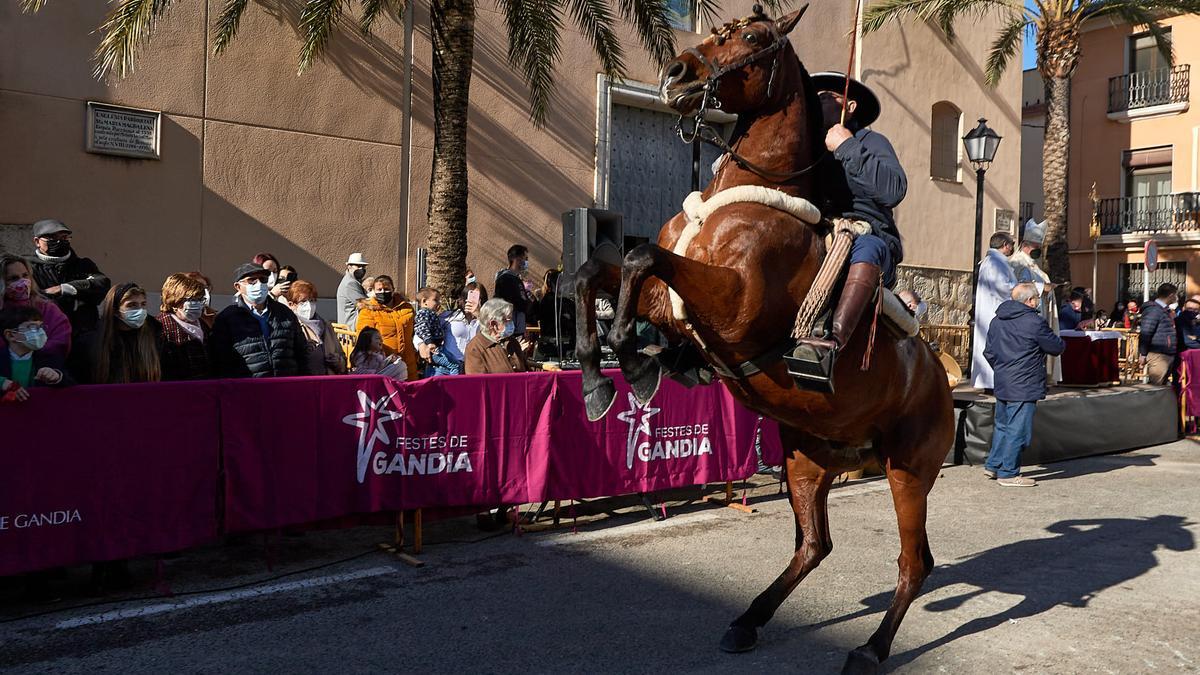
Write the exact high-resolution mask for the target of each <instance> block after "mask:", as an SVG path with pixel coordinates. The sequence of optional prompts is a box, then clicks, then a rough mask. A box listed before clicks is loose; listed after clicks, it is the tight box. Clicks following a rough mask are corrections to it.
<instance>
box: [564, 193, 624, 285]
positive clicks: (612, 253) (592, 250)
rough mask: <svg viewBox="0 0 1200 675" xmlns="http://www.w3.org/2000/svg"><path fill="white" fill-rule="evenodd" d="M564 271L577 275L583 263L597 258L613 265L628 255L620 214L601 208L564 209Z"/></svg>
mask: <svg viewBox="0 0 1200 675" xmlns="http://www.w3.org/2000/svg"><path fill="white" fill-rule="evenodd" d="M562 224H563V257H562V261H563V271H565V272H566V273H567V274H569V275H572V276H573V275H574V274H575V273H576V272H578V271H579V267H580V265H583V263H585V262H587V261H588V260H590V259H591V258H596V259H598V260H601V261H603V262H606V263H610V264H612V265H617V266H618V267H619V266H620V265H621V261H622V260H624V259H625V253H624V245H623V244H624V241H625V225H624V222H623V220H622V217H621V214H619V213H617V212H615V211H604V210H602V209H584V208H579V209H571V210H570V211H565V212H563V215H562Z"/></svg>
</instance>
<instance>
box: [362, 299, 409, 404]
mask: <svg viewBox="0 0 1200 675" xmlns="http://www.w3.org/2000/svg"><path fill="white" fill-rule="evenodd" d="M367 290H368V291H370V292H371V297H369V298H367V299H366V300H360V301H359V303H358V307H359V310H358V326H357V328H358V330H360V331H361V330H362V329H363V328H368V327H370V328H374V329H375V330H377V331H379V334H380V335H382V336H383V351H384V353H385V354H387V355H388V356H391V355H392V354H399V355H400V357H401V358H402V359H404V364H405V365H406V366H407V367H408V379H409V380H415V379H417V349H416V347H414V346H413V319H414V317H415V312H414V311H413V308H412V306H411V305H409V304H408V302H407V301H405V299H404V296H402V295H400V294H399V293H396V287H395V285H394V284H393V283H392V278H391V277H389V276H387V275H380V276H377V277H375V281H374V283H373V284H372V286H371V288H369V289H367Z"/></svg>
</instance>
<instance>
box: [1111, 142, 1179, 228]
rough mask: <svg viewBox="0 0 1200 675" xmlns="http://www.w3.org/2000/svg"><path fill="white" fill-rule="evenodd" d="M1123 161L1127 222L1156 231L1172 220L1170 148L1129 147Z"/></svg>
mask: <svg viewBox="0 0 1200 675" xmlns="http://www.w3.org/2000/svg"><path fill="white" fill-rule="evenodd" d="M1121 164H1122V166H1123V170H1124V172H1125V200H1124V207H1125V209H1124V210H1125V213H1124V214H1122V215H1123V218H1124V220H1125V222H1126V224H1128V225H1130V226H1131V227H1133V228H1134V229H1135V230H1139V231H1140V230H1157V229H1161V228H1163V227H1166V226H1168V225H1169V224H1170V222H1171V147H1170V146H1166V147H1158V148H1143V149H1140V150H1126V151H1125V152H1124V153H1122V157H1121Z"/></svg>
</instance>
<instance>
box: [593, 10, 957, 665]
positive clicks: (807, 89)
mask: <svg viewBox="0 0 1200 675" xmlns="http://www.w3.org/2000/svg"><path fill="white" fill-rule="evenodd" d="M806 7H807V6H806ZM803 13H804V9H801V10H799V11H797V12H794V13H792V14H789V15H787V16H785V17H783V18H781V19H779V20H778V21H777V22H775V21H772V20H770V19H768V18H767V17H765V16H763V15H762V14H761V12H756V14H755V15H754V16H751V17H748V18H746V19H742V20H740V21H737V22H732V23H729V24H726V25H725V26H724V27H723V28H722V29H720V30H718V31H715V32H714V35H713V36H710V37H709V38H708V39H706V40H704V42H703V43H701V44H700V45H698V46H697V47H694V48H691V49H688V50H685V51H684V52H683V53H682V54H681V55H680V56H679V57H678V58H677V59H676V60H674V61H672V62H671V63H669V64H668V65H667V66H666V67H665V68H664V70H663V75H662V82H661V94H662V98H663V100H664V101H665V102H666V103H668V104H669V105H670V106H671V107H672V108H674V109H675V110H676V111H678V112H679V113H680V114H681V115H690V114H693V113H696V112H697V111H698V109H699V108H702V107H704V106H705V105H706V104H708V103H710V102H711V101H712V99H713V97H718V98H719V101H720V105H721V109H722V110H724V111H726V112H730V113H735V114H737V115H738V123H737V126H736V130H735V132H734V138H733V139H732V141H731V143H730V145H731V146H732V150H733V153H734V155H736V158H737V159H736V160H735V161H726V162H725V163H724V166H723V167H722V168H721V169H720V171H719V172H718V173H717V175H716V176H715V177H714V178H713V180H712V182H711V183H710V184H709V185H708V188H707V189H706V190H705V191H704V193H703V195H702V196H703V198H704V199H705V200H708V199H710V198H712V197H713V196H714V195H716V194H718V193H720V192H721V191H724V190H728V189H730V188H734V187H736V186H742V185H759V186H764V187H770V188H774V189H777V190H780V191H782V192H784V193H786V194H788V195H791V196H793V197H801V198H804V199H808V200H809V201H813V202H815V201H817V197H818V192H819V186H820V181H819V173H820V171H823V170H829V169H830V168H832V169H834V170H840V167H838V165H837V163H836V162H835V161H832V158H824V157H823V155H824V154H825V147H824V142H823V141H824V133H825V132H824V125H823V121H822V115H821V106H820V103H819V102H818V99H817V96H816V92H815V91H814V88H813V85H812V82H811V80H810V79H809V76H808V73H807V71H806V70H805V69H804V66H803V65H802V64H801V63H800V61H799V60H798V58H797V57H796V54H795V52H794V51H793V49H792V46H791V43H790V41H789V40H788V38H787V35H788V33H790V32H791V31H792V29H793V28H794V27H795V26H796V23H797V22H798V21H799V20H800V17H801V15H802V14H803ZM701 112H702V111H701ZM823 159H828V160H829V161H822V160H823ZM822 165H823V166H822ZM777 181H778V182H777ZM686 225H687V222H686V218H685V214H683V213H680V214H679V215H677V216H675V217H674V218H672V219H671V221H670V222H668V223H667V224H666V225H665V226H664V227H663V229H662V233H661V234H660V235H659V238H658V243H657V245H654V244H643V245H641V246H638V247H637V248H635V249H633V250H632V251H631V252H629V254H628V255H626V256H625V260H624V264H623V265H622V266H621V267H617V266H614V265H610V264H605V263H603V262H599V261H596V260H592V261H589V262H588V263H587V264H586V265H584V266H583V267H582V268H581V269H580V274H579V277H578V280H577V284H576V293H577V295H576V298H577V302H578V307H579V314H580V316H581V317H582V319H581V320H580V321H579V323H578V333H579V334H578V336H577V344H578V347H577V351H578V356H579V359H580V362H581V363H582V366H583V370H584V385H583V386H584V393H585V399H586V402H587V406H588V415H589V417H590V418H591V419H593V420H596V419H599V418H601V417H603V416H604V415H605V414H607V412H608V409H609V407H610V406H611V405H612V401H613V398H614V396H615V390H614V388H613V384H612V381H611V380H610V379H608V378H607V377H605V376H603V375H602V374H601V372H600V368H599V355H600V350H599V343H598V341H597V337H596V321H595V296H596V291H597V289H599V288H606V289H610V290H611V291H616V289H617V288H618V286H619V301H618V306H617V314H616V320H615V324H614V326H613V329H612V332H611V334H610V337H609V341H610V344H611V345H612V347H613V349H614V350H615V352H616V354H617V356H618V358H619V360H620V363H621V370H622V373H623V374H624V376H625V379H626V380H627V381H628V382H629V383H630V385H631V386H632V388H633V391H634V393H635V395H636V396H637V397H638V398H639V399H640V400H642V401H643V402H646V401H648V400H649V399H650V398H652V397H653V395H654V394H655V392H656V391H657V389H658V385H659V382H660V380H661V377H662V374H663V370H662V368H661V366H660V365H659V363H658V362H657V361H656V360H655V359H653V358H650V357H649V356H647V355H645V354H642V353H639V352H638V350H637V345H636V333H635V321H636V319H637V318H638V317H644V318H646V319H648V320H649V321H650V322H651V323H653V324H654V325H655V326H656V327H658V328H659V329H660V330H661V331H662V332H663V333H664V334H666V335H667V336H668V337H669V338H671V339H672V341H676V342H678V341H688V342H691V343H692V344H693V345H695V346H696V347H697V348H699V350H700V351H701V352H702V353H703V354H704V357H705V359H706V360H707V361H708V362H709V363H710V364H712V365H713V366H714V367H715V368H716V370H717V372H718V373H721V372H722V371H724V372H725V375H722V376H721V379H722V380H723V381H724V382H725V384H726V385H727V386H728V387H729V390H730V391H731V392H732V393H733V395H734V396H735V397H737V398H738V399H739V400H740V401H741V402H742V403H743V404H745V405H746V406H748V407H750V408H752V409H754V410H757V411H759V412H761V413H762V414H763V415H766V416H769V417H772V418H774V419H776V420H778V421H779V422H780V434H781V437H782V441H783V447H784V449H785V455H786V468H785V471H786V474H787V485H788V494H789V499H790V501H791V506H792V510H793V511H794V512H795V519H796V552H795V554H794V555H793V557H792V560H791V562H790V563H788V565H787V568H786V569H784V571H783V573H782V574H780V575H779V577H778V578H777V579H776V580H775V581H774V583H772V584H771V585H770V587H768V588H767V589H766V590H765V591H763V592H762V593H761V594H760V595H759V596H758V597H757V598H755V600H754V602H753V603H751V605H750V608H749V609H748V610H746V612H745V613H744V614H742V615H741V616H739V617H738V618H737V619H735V620H734V621H733V623H732V624H731V625H730V626H729V629H728V630H727V632H726V633H725V635H724V637H723V638H722V640H721V648H722V649H724V650H726V651H731V652H736V651H745V650H749V649H752V648H753V647H754V646H755V643H756V641H757V629H758V628H759V627H760V626H762V625H764V624H765V623H766V622H767V621H768V620H769V619H770V618H771V616H772V615H773V614H774V613H775V610H776V609H777V608H778V607H779V605H780V604H781V603H782V602H783V601H784V599H785V598H786V597H787V596H788V594H790V593H791V591H792V589H794V588H795V587H796V585H797V584H799V583H800V581H801V580H802V579H803V578H804V577H805V576H806V575H807V574H808V573H809V572H811V571H812V570H813V569H814V568H816V566H817V565H818V564H820V562H821V560H822V559H824V558H825V557H826V556H827V555H829V553H830V551H831V550H832V548H833V540H832V539H831V537H830V533H829V520H828V517H827V510H828V494H829V489H830V486H831V485H832V483H833V480H834V478H835V477H836V476H837V475H838V474H839V473H841V472H843V471H848V470H853V469H856V468H859V467H861V466H862V465H863V464H864V463H865V462H866V460H867V459H868V458H870V457H872V456H874V457H876V458H878V460H879V461H880V464H881V465H882V466H883V467H884V469H885V470H886V473H887V479H888V483H889V485H890V486H891V491H892V497H893V503H894V506H895V510H896V516H897V520H898V521H899V527H900V558H899V561H898V562H899V567H900V575H899V582H898V584H897V586H896V592H895V595H894V597H893V599H892V604H891V607H890V608H889V609H888V611H887V614H886V615H885V616H884V618H883V623H882V625H881V626H880V627H879V629H878V630H877V631H876V632H875V634H874V635H872V636H871V638H870V640H868V641H867V643H866V644H864V645H862V646H861V647H858V648H857V649H855V650H853V651H852V652H851V653H850V654H849V656H848V658H847V660H846V666H845V671H846V672H870V671H873V670H874V669H875V668H876V667H877V666H878V664H879V663H880V662H882V661H883V660H884V659H885V658H887V656H888V653H889V651H890V649H891V644H892V639H893V638H894V637H895V634H896V630H897V628H898V627H899V625H900V621H901V620H902V619H903V618H904V613H905V611H906V610H907V609H908V607H909V605H910V604H911V603H912V601H913V599H914V598H915V597H916V595H917V594H918V592H919V591H920V589H921V584H922V582H923V581H924V580H925V578H926V577H927V576H928V575H929V573H930V571H931V570H932V569H933V556H932V555H931V553H930V551H929V541H928V538H927V536H926V530H925V516H926V497H927V495H928V493H929V490H930V488H932V487H933V482H934V479H935V478H936V477H937V474H938V470H939V468H940V466H941V464H942V461H943V459H944V458H945V456H946V452H947V450H948V449H949V448H950V444H951V441H952V435H953V413H952V402H951V398H950V392H949V389H948V388H947V386H946V375H945V371H944V370H943V368H942V366H941V364H940V363H939V362H938V360H937V358H936V357H935V356H934V354H933V353H932V351H931V350H930V349H929V347H928V346H927V345H926V344H925V343H924V342H923V341H922V340H920V339H917V338H907V339H899V338H895V337H893V336H892V335H891V334H890V333H889V332H888V331H886V330H880V331H879V332H878V335H877V337H876V339H875V343H874V350H873V353H872V355H871V359H870V366H869V369H868V370H867V371H866V372H861V371H860V364H861V363H862V362H863V356H864V353H865V352H866V351H867V347H868V334H869V333H870V332H871V331H870V330H868V329H869V321H870V318H871V317H870V316H867V317H866V318H864V320H863V321H862V322H860V323H861V325H859V326H858V327H857V328H856V329H855V331H854V333H853V335H852V337H851V338H850V340H849V342H848V343H847V345H846V346H845V348H844V349H843V350H842V356H841V358H839V359H838V361H837V364H836V367H835V371H834V377H835V379H836V381H837V390H836V393H818V392H813V391H807V390H804V389H801V388H798V387H797V385H796V384H795V382H794V381H793V380H792V378H791V376H789V375H788V372H787V368H786V366H785V365H784V363H783V361H782V360H780V359H779V358H778V357H777V354H779V353H781V352H780V350H779V345H780V344H781V343H784V344H786V340H787V338H788V336H789V335H790V333H791V330H792V326H793V320H794V318H795V316H796V313H797V309H798V306H799V303H800V301H801V300H802V299H803V298H804V296H805V294H806V293H807V292H808V291H809V288H810V287H811V286H812V283H813V280H814V278H815V276H816V274H817V269H818V266H819V265H820V263H821V260H822V258H823V256H824V253H825V249H824V242H823V238H822V237H821V236H820V235H819V234H818V232H817V231H816V230H815V229H814V227H813V226H812V225H810V224H807V223H805V222H802V221H801V220H799V219H798V218H796V217H795V216H793V215H791V214H790V213H788V212H786V211H784V210H780V209H778V208H772V207H770V206H767V205H764V204H760V203H753V202H740V203H734V204H729V205H726V206H722V207H720V208H718V209H716V210H715V211H713V212H712V213H711V214H709V215H708V216H707V218H706V219H705V220H704V221H703V222H702V224H701V227H700V229H699V232H696V231H695V229H694V227H693V229H692V230H691V231H689V232H688V233H687V234H686V237H687V238H685V240H684V242H683V244H680V238H681V236H684V231H685V226H686ZM688 239H690V241H688ZM670 291H674V293H675V294H677V296H678V299H680V300H682V307H683V309H684V310H685V311H684V312H683V313H682V316H683V318H682V319H680V318H677V317H679V316H681V314H680V312H679V311H678V307H677V308H676V309H674V310H673V308H672V302H671V295H670ZM751 362H753V363H754V365H753V366H752V367H738V366H739V365H744V364H748V363H751Z"/></svg>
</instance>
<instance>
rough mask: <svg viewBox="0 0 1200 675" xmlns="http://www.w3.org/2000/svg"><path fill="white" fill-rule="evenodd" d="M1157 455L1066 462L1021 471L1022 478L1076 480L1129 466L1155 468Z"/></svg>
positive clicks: (1105, 457)
mask: <svg viewBox="0 0 1200 675" xmlns="http://www.w3.org/2000/svg"><path fill="white" fill-rule="evenodd" d="M1158 458H1159V455H1100V456H1098V457H1088V458H1086V459H1077V460H1073V461H1068V462H1059V463H1056V464H1052V465H1050V466H1045V467H1042V468H1041V469H1038V470H1036V471H1022V472H1021V475H1022V476H1027V477H1029V478H1036V479H1037V480H1059V479H1062V478H1077V477H1079V476H1094V475H1096V474H1101V473H1108V472H1110V471H1116V470H1118V469H1124V468H1127V467H1131V466H1155V464H1154V460H1156V459H1158Z"/></svg>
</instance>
